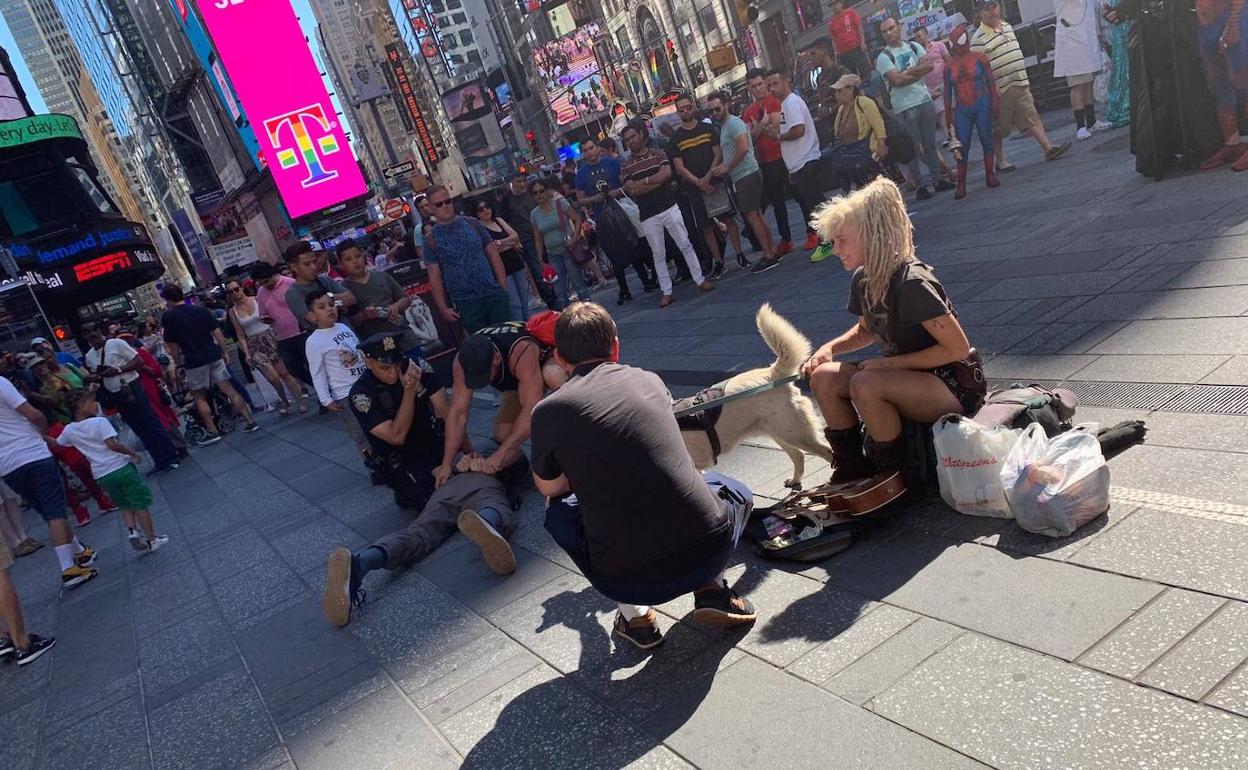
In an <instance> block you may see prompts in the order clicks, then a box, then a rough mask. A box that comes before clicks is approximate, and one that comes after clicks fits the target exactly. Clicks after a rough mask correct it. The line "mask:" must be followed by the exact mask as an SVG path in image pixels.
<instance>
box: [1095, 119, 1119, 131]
mask: <svg viewBox="0 0 1248 770" xmlns="http://www.w3.org/2000/svg"><path fill="white" fill-rule="evenodd" d="M1113 127H1114V124H1113V123H1107V122H1105V121H1103V120H1098V121H1096V122H1095V123H1093V124H1092V133H1094V134H1095V133H1097V132H1099V131H1108V130H1110V129H1111V128H1113Z"/></svg>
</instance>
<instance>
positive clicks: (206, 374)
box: [186, 359, 230, 390]
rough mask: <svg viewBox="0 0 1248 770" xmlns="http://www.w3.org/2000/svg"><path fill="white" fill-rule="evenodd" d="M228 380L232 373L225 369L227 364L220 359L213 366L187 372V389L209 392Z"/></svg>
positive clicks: (206, 365)
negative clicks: (213, 387) (219, 383)
mask: <svg viewBox="0 0 1248 770" xmlns="http://www.w3.org/2000/svg"><path fill="white" fill-rule="evenodd" d="M228 379H230V371H229V370H228V369H226V368H225V362H224V361H222V360H220V359H218V360H216V361H213V362H212V363H211V364H204V365H203V366H197V367H195V368H194V369H187V370H186V387H188V388H190V389H191V390H208V389H209V388H211V387H212V386H213V385H216V384H217V383H218V382H225V381H226V380H228Z"/></svg>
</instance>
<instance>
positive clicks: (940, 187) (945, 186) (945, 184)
mask: <svg viewBox="0 0 1248 770" xmlns="http://www.w3.org/2000/svg"><path fill="white" fill-rule="evenodd" d="M956 187H957V185H956V184H954V183H953V182H950V181H949V180H948V179H941V180H940V181H939V182H937V183H936V192H945V191H946V190H952V189H954V188H956Z"/></svg>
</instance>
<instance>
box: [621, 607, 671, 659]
mask: <svg viewBox="0 0 1248 770" xmlns="http://www.w3.org/2000/svg"><path fill="white" fill-rule="evenodd" d="M611 631H612V633H614V634H615V635H616V636H618V637H620V638H621V639H623V640H624V641H626V642H628V643H629V644H631V645H633V646H634V647H636V648H637V649H639V650H652V649H654V648H655V647H658V646H659V645H660V644H663V632H662V631H660V630H659V619H658V616H657V615H655V614H654V610H650V611H648V612H647V613H646V614H645V615H642V616H641V617H639V618H633V619H632V620H625V619H624V616H623V615H622V614H620V613H618V612H617V613H616V614H615V626H614V627H613V628H612V629H611Z"/></svg>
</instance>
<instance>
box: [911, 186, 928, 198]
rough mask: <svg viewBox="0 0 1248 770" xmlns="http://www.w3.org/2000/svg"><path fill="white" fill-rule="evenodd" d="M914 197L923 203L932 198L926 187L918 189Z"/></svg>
mask: <svg viewBox="0 0 1248 770" xmlns="http://www.w3.org/2000/svg"><path fill="white" fill-rule="evenodd" d="M914 197H916V198H918V199H919V200H921V201H925V200H927V199H928V198H931V197H932V191H931V190H929V189H927V188H926V187H920V188H919V191H918V192H916V193H915V194H914Z"/></svg>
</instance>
